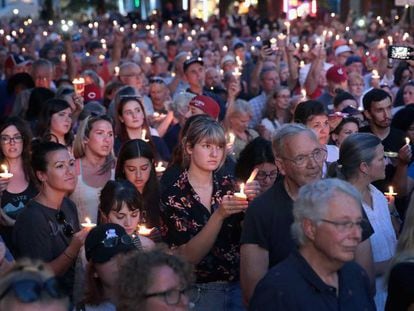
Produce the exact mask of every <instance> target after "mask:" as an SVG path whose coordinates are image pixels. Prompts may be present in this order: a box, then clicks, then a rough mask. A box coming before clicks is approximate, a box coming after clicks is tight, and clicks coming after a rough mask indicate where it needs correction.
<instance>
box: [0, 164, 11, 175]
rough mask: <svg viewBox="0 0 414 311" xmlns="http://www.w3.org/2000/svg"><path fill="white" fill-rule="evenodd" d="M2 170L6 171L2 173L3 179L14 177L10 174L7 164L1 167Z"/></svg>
mask: <svg viewBox="0 0 414 311" xmlns="http://www.w3.org/2000/svg"><path fill="white" fill-rule="evenodd" d="M1 169H2V170H3V171H4V172H3V173H0V177H1V178H11V177H13V174H12V173H9V170H8V167H7V165H6V164H2V165H1Z"/></svg>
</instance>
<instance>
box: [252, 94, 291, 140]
mask: <svg viewBox="0 0 414 311" xmlns="http://www.w3.org/2000/svg"><path fill="white" fill-rule="evenodd" d="M289 107H290V90H289V88H287V87H284V86H282V87H279V88H278V89H277V90H275V91H274V92H273V93H272V94H271V95H270V96H269V97H268V99H267V101H266V108H265V111H264V118H263V119H262V121H261V122H260V124H261V125H263V126H264V128H265V130H264V132H263V134H262V136H263V137H264V138H265V139H267V140H269V141H270V140H271V138H272V136H273V134H274V133H275V131H276V130H277V129H278V128H279V127H280V126H281V125H282V124H285V123H288V122H290V119H291V118H292V116H291V114H290V108H289Z"/></svg>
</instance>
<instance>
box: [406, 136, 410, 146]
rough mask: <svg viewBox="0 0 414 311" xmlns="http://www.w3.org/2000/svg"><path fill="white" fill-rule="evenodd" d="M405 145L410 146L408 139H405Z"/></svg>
mask: <svg viewBox="0 0 414 311" xmlns="http://www.w3.org/2000/svg"><path fill="white" fill-rule="evenodd" d="M405 144H406V145H409V144H410V139H409V138H408V137H406V138H405Z"/></svg>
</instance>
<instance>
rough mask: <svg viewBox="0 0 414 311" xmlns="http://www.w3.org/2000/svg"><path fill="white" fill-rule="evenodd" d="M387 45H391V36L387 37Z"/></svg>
mask: <svg viewBox="0 0 414 311" xmlns="http://www.w3.org/2000/svg"><path fill="white" fill-rule="evenodd" d="M388 43H389V45H392V36H388Z"/></svg>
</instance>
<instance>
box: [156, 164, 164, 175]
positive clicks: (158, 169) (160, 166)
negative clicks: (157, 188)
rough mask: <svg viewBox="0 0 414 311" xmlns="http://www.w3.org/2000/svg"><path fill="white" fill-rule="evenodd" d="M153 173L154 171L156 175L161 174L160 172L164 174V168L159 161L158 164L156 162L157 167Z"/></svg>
mask: <svg viewBox="0 0 414 311" xmlns="http://www.w3.org/2000/svg"><path fill="white" fill-rule="evenodd" d="M155 171H156V172H157V173H162V172H164V171H165V167H164V166H162V162H161V161H160V162H158V164H157V166H156V167H155Z"/></svg>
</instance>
